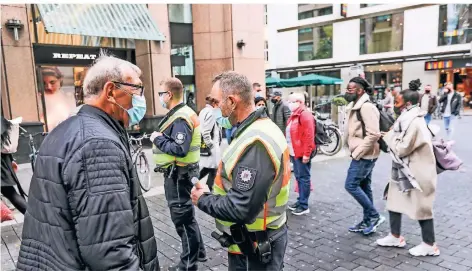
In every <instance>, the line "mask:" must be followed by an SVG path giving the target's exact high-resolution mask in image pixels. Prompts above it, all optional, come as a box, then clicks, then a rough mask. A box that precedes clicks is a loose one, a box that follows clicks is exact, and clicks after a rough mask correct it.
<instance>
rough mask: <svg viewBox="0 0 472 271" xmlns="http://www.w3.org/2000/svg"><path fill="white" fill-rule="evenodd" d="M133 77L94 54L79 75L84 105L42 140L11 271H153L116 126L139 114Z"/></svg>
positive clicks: (142, 209) (145, 223) (127, 66)
mask: <svg viewBox="0 0 472 271" xmlns="http://www.w3.org/2000/svg"><path fill="white" fill-rule="evenodd" d="M140 74H141V71H140V70H139V68H138V67H136V66H135V65H133V64H131V63H129V62H126V61H124V60H120V59H117V58H114V57H111V56H107V55H103V54H102V55H101V56H100V57H99V58H98V59H97V60H96V63H95V64H94V65H93V66H92V67H91V68H90V69H89V71H88V73H87V75H86V77H85V80H84V94H85V105H84V106H83V107H82V108H81V109H80V111H79V112H78V113H77V115H76V116H73V117H70V118H69V119H67V120H65V121H64V122H62V123H61V124H60V125H59V126H57V127H56V128H55V129H54V130H53V131H52V132H51V133H50V134H49V135H48V136H47V137H46V139H45V140H44V142H43V144H42V146H41V148H40V151H39V155H38V157H37V159H36V171H35V172H34V175H33V178H32V180H31V187H30V194H29V198H28V199H29V201H28V208H27V212H26V214H25V222H24V225H23V236H22V237H23V238H22V242H21V248H20V255H19V257H18V265H17V270H57V271H64V270H159V261H158V259H157V246H156V240H155V238H154V230H153V227H152V223H151V218H150V217H149V211H148V208H147V206H146V202H145V200H144V198H143V195H142V193H141V190H140V188H139V183H138V178H137V173H136V170H135V169H134V167H133V163H132V160H131V155H130V150H129V144H128V136H127V134H126V131H125V128H124V127H125V126H131V125H134V124H136V123H138V122H139V121H140V120H141V119H142V117H143V116H144V113H145V112H146V101H145V100H144V96H143V90H144V88H143V87H142V83H141V80H139V76H140Z"/></svg>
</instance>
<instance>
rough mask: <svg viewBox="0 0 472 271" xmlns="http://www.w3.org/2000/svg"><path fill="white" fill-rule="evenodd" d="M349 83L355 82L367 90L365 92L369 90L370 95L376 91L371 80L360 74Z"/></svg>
mask: <svg viewBox="0 0 472 271" xmlns="http://www.w3.org/2000/svg"><path fill="white" fill-rule="evenodd" d="M349 83H355V84H356V85H357V87H358V88H361V89H363V90H365V92H367V94H369V95H371V94H373V93H374V90H373V89H372V87H371V86H370V84H369V82H367V80H365V79H364V78H362V77H360V76H358V77H354V78H352V79H351V80H349Z"/></svg>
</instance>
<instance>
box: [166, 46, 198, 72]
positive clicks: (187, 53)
mask: <svg viewBox="0 0 472 271" xmlns="http://www.w3.org/2000/svg"><path fill="white" fill-rule="evenodd" d="M170 55H171V59H172V57H173V58H174V59H175V62H174V63H172V75H173V76H180V75H195V73H194V70H193V66H194V65H193V46H192V45H188V44H185V45H184V44H172V49H171V50H170Z"/></svg>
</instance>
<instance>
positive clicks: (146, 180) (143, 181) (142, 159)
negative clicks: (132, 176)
mask: <svg viewBox="0 0 472 271" xmlns="http://www.w3.org/2000/svg"><path fill="white" fill-rule="evenodd" d="M135 167H136V171H137V172H138V179H139V185H140V186H141V188H142V189H143V190H144V191H146V192H147V191H149V190H150V189H151V169H150V167H149V163H148V160H147V158H146V155H145V154H144V152H141V153H139V154H138V157H136V163H135Z"/></svg>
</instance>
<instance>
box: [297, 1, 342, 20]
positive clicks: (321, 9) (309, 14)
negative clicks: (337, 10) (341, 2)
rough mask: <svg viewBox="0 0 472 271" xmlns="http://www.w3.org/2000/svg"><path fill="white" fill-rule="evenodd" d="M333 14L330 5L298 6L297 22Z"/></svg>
mask: <svg viewBox="0 0 472 271" xmlns="http://www.w3.org/2000/svg"><path fill="white" fill-rule="evenodd" d="M330 14H333V5H330V4H299V5H298V20H303V19H308V18H313V17H318V16H324V15H330Z"/></svg>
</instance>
